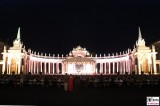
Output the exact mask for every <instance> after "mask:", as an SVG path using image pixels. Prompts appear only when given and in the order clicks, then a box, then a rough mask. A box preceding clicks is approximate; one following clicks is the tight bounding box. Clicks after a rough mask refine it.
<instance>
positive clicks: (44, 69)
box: [44, 62, 47, 74]
mask: <svg viewBox="0 0 160 106" xmlns="http://www.w3.org/2000/svg"><path fill="white" fill-rule="evenodd" d="M46 68H47V67H46V62H44V74H46V71H47V70H46Z"/></svg>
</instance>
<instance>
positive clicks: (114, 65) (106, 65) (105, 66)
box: [96, 60, 132, 74]
mask: <svg viewBox="0 0 160 106" xmlns="http://www.w3.org/2000/svg"><path fill="white" fill-rule="evenodd" d="M118 72H119V73H120V74H125V73H126V72H127V73H128V74H130V73H131V72H132V64H131V61H130V60H122V61H110V62H99V63H96V74H116V73H118Z"/></svg>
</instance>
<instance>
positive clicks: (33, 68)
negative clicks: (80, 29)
mask: <svg viewBox="0 0 160 106" xmlns="http://www.w3.org/2000/svg"><path fill="white" fill-rule="evenodd" d="M27 63H28V64H27V70H28V72H31V73H32V74H39V72H42V73H43V74H63V68H64V65H63V63H61V62H45V61H34V60H28V61H27Z"/></svg>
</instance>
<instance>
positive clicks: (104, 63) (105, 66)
mask: <svg viewBox="0 0 160 106" xmlns="http://www.w3.org/2000/svg"><path fill="white" fill-rule="evenodd" d="M104 74H107V72H106V63H104Z"/></svg>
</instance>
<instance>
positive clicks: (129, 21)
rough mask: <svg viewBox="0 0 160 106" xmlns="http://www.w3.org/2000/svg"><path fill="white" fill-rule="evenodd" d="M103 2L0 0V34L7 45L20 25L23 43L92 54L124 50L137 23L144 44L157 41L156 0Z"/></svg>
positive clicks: (159, 30) (159, 37)
mask: <svg viewBox="0 0 160 106" xmlns="http://www.w3.org/2000/svg"><path fill="white" fill-rule="evenodd" d="M75 1H76V2H75ZM105 1H107V2H100V1H99V0H97V1H95V2H93V1H92V2H87V1H84V2H82V1H77V0H74V1H68V0H64V1H62V0H52V1H47V0H43V1H41V0H1V1H0V39H1V40H2V41H5V42H8V43H9V44H11V43H12V41H13V40H14V39H15V37H16V34H17V30H18V27H19V26H20V27H21V39H22V42H23V43H24V45H25V46H26V48H31V49H32V50H34V51H39V52H43V53H45V52H46V53H51V54H53V53H54V54H58V53H59V54H68V53H69V51H71V50H72V48H73V47H76V46H77V45H81V46H82V47H86V49H87V50H88V51H89V52H93V53H97V54H100V53H101V54H103V53H111V52H120V51H123V50H127V49H128V48H133V45H134V44H135V42H136V40H137V38H138V26H140V27H141V31H142V35H143V38H145V41H146V43H147V44H150V43H153V42H154V41H158V40H160V1H158V0H105Z"/></svg>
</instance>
